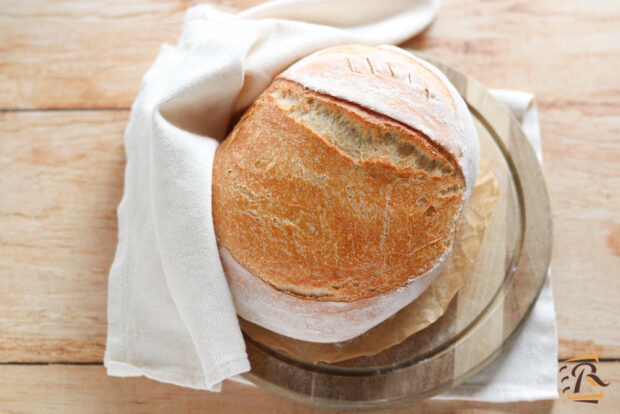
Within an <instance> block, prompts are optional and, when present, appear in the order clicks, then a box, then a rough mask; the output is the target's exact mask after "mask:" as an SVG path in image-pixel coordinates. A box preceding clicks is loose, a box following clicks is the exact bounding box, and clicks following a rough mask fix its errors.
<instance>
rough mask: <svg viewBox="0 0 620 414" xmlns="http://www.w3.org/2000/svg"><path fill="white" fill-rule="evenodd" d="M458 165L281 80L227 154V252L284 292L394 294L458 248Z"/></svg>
mask: <svg viewBox="0 0 620 414" xmlns="http://www.w3.org/2000/svg"><path fill="white" fill-rule="evenodd" d="M464 185H465V184H464V178H463V175H462V172H461V169H460V168H459V166H458V165H457V163H456V162H455V160H454V159H453V158H452V157H451V156H450V154H449V153H448V152H446V151H445V150H444V149H443V148H442V147H440V146H439V145H438V144H436V143H434V142H433V141H432V140H430V139H429V138H428V137H426V136H424V135H423V134H422V133H420V132H419V131H416V130H413V129H412V128H409V127H407V126H406V125H403V124H401V123H399V122H397V121H394V120H392V119H390V118H388V117H386V116H383V115H380V114H376V113H373V112H371V111H369V110H366V109H364V108H361V107H359V106H357V105H355V104H352V103H349V102H346V101H344V100H342V99H336V98H333V97H330V96H329V95H326V94H320V93H317V92H314V91H311V90H309V89H306V88H303V87H302V86H300V85H298V84H296V83H294V82H291V81H287V80H284V79H277V80H276V81H275V82H274V83H273V84H272V85H271V86H270V87H269V88H268V89H267V90H266V91H265V92H264V93H263V94H262V95H261V96H260V97H259V98H258V99H257V100H256V101H255V103H254V104H253V105H252V106H251V107H250V108H249V109H248V111H247V112H246V114H245V115H244V116H243V117H242V119H241V120H240V121H239V123H238V124H237V126H236V127H235V129H234V130H233V132H232V133H231V134H230V136H229V137H228V138H227V139H226V140H225V141H224V143H223V144H222V145H221V146H220V147H219V148H218V150H217V153H216V157H215V161H214V166H213V219H214V225H215V231H216V235H217V238H218V244H219V245H220V246H221V247H224V248H226V249H227V250H228V251H229V252H230V253H231V254H232V255H233V257H234V258H235V260H236V261H237V262H239V263H240V264H241V265H242V266H243V267H245V268H246V269H247V270H248V271H249V272H250V273H252V274H253V275H255V276H257V277H259V278H260V279H262V280H263V281H265V282H266V283H268V284H270V285H271V286H273V287H274V288H276V289H278V290H281V291H284V292H287V293H290V294H293V295H297V296H300V297H304V298H311V299H314V300H321V301H353V300H358V299H362V298H368V297H371V296H375V295H379V294H384V293H388V292H391V291H393V290H395V289H397V288H399V287H402V286H404V285H405V284H406V283H407V282H408V281H409V280H410V279H411V278H413V277H416V276H419V275H422V274H424V273H425V272H427V271H428V270H429V269H430V268H431V267H433V266H434V265H435V264H436V263H437V261H438V260H439V258H440V257H441V255H442V254H443V253H444V252H446V251H447V250H448V249H449V248H450V246H451V243H452V240H453V238H454V237H453V233H454V228H455V222H456V220H457V219H458V216H459V214H460V209H461V206H462V198H463V195H464Z"/></svg>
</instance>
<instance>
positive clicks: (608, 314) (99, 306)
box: [0, 0, 620, 413]
mask: <svg viewBox="0 0 620 414" xmlns="http://www.w3.org/2000/svg"><path fill="white" fill-rule="evenodd" d="M257 2H258V1H256V0H244V1H242V0H238V1H228V2H224V1H221V3H227V4H228V5H231V6H239V7H247V6H249V5H251V4H253V3H257ZM193 3H194V2H193V1H181V0H178V1H177V0H141V1H135V2H125V1H120V0H117V1H115V0H107V1H101V2H91V1H69V0H67V1H21V0H0V412H2V413H4V412H10V413H13V412H19V413H21V412H62V413H67V412H76V413H82V412H149V413H151V412H186V411H201V412H209V413H224V412H226V413H227V412H276V411H277V412H315V411H316V412H318V410H313V409H311V408H302V407H299V406H296V405H295V404H293V403H291V402H288V401H285V400H282V399H280V398H278V397H275V396H273V395H270V394H268V393H267V392H265V391H262V390H260V389H256V388H251V387H247V386H244V385H240V384H236V383H231V382H227V383H226V384H225V386H224V391H223V392H222V393H221V394H212V393H208V392H198V391H193V390H187V389H182V388H178V387H174V386H170V385H165V384H160V383H157V382H155V381H150V380H147V379H141V378H131V379H120V378H109V377H106V375H105V370H104V368H103V367H102V366H101V361H102V359H103V352H104V346H105V336H106V299H107V272H108V269H109V266H110V264H111V262H112V258H113V254H114V249H115V244H116V206H117V204H118V202H119V200H120V198H121V194H122V191H123V168H124V163H125V158H124V150H123V142H122V135H123V129H124V127H125V125H126V122H127V118H128V115H129V107H130V105H131V102H132V100H133V98H134V97H135V95H136V93H137V90H138V86H139V81H140V77H141V76H142V74H143V73H144V72H145V70H146V69H147V68H148V67H149V65H150V64H151V63H152V61H153V59H154V57H155V56H156V54H157V52H158V50H159V45H160V44H161V43H164V42H167V43H174V42H175V41H176V39H177V37H178V35H179V32H180V28H181V23H182V17H183V13H184V10H185V9H186V8H187V7H189V6H190V5H192V4H193ZM405 45H406V46H409V47H414V48H418V49H422V50H424V52H425V53H427V54H429V55H432V56H435V57H436V58H438V59H440V60H443V61H445V62H446V63H449V64H452V65H453V66H455V67H456V68H457V69H459V70H462V71H463V72H465V73H468V74H469V75H472V76H473V77H474V78H477V79H478V80H479V81H481V82H482V83H483V84H485V85H486V86H488V87H493V88H512V89H521V90H527V91H531V92H534V93H536V95H537V99H538V105H539V109H540V122H541V128H542V134H543V148H544V156H545V165H544V172H545V175H546V179H547V184H548V187H549V192H550V194H551V201H552V209H553V219H554V237H555V240H554V251H553V260H552V267H553V290H554V294H555V301H556V311H557V320H558V333H559V338H560V339H559V353H560V355H559V356H560V358H561V359H564V358H570V357H574V356H579V355H583V354H593V353H597V354H598V355H599V357H600V358H602V359H603V360H602V362H601V363H600V364H599V370H598V373H600V375H601V377H602V378H603V379H605V380H606V381H611V383H612V384H611V386H610V387H608V388H605V390H604V391H605V397H604V398H603V400H601V402H600V404H599V405H598V406H591V405H588V404H577V403H574V402H570V401H567V400H565V399H560V400H558V401H554V402H553V401H544V402H537V403H519V404H482V403H462V402H437V401H427V402H423V403H421V404H419V405H417V406H415V407H414V408H417V409H419V410H421V411H428V412H443V411H461V410H465V411H468V412H469V411H480V412H494V411H508V412H518V411H528V412H530V411H531V412H548V411H554V412H567V411H576V412H577V411H583V410H586V409H590V410H593V411H594V410H598V411H600V412H605V411H607V412H612V411H613V410H614V408H615V409H617V407H618V406H620V359H619V358H620V328H619V323H618V321H619V319H620V318H619V316H620V312H619V310H618V306H619V305H620V301H619V299H618V298H619V293H620V270H619V269H620V258H619V256H620V214H619V213H620V208H619V207H618V206H619V205H620V168H619V165H620V89H619V88H620V75H619V73H620V2H618V1H611V0H610V1H604V0H601V1H584V0H582V1H579V0H571V1H566V0H552V1H535V0H531V1H514V0H497V1H476V2H473V1H469V0H451V1H448V0H446V1H444V4H443V6H442V9H441V11H440V13H439V16H438V18H437V20H436V21H435V23H434V24H433V25H432V27H431V28H430V29H428V30H427V31H426V32H425V33H423V34H422V35H420V36H419V37H417V38H415V39H413V40H412V41H409V42H407V43H406V44H405ZM410 410H411V409H409V410H394V412H397V411H398V412H401V411H402V412H408V411H410Z"/></svg>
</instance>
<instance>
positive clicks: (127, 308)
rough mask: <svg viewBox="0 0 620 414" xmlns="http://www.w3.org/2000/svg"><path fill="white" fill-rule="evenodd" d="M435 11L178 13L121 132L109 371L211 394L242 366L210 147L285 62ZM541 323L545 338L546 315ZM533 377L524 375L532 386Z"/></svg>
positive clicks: (393, 36) (360, 5)
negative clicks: (220, 244) (216, 221)
mask: <svg viewBox="0 0 620 414" xmlns="http://www.w3.org/2000/svg"><path fill="white" fill-rule="evenodd" d="M437 9H438V0H397V1H391V2H385V1H378V0H366V1H361V2H360V1H353V0H276V1H272V2H270V3H267V4H263V5H261V6H257V7H254V8H252V9H249V10H246V11H245V12H242V13H239V14H231V13H227V12H223V11H221V10H218V9H217V8H215V7H213V6H211V5H201V6H197V7H194V8H192V9H190V10H188V12H187V15H186V20H185V24H184V27H183V33H182V35H181V39H180V41H179V43H178V45H177V46H176V47H171V46H168V45H164V46H162V49H161V51H160V54H159V56H158V57H157V59H156V61H155V63H154V64H153V66H152V67H151V68H150V69H149V70H148V71H147V73H146V74H145V76H144V78H143V80H142V84H141V87H140V92H139V94H138V97H137V98H136V101H135V102H134V104H133V106H132V111H131V116H130V120H129V123H128V125H127V129H126V131H125V149H126V155H127V165H126V171H125V189H124V195H123V199H122V200H121V203H120V205H119V207H118V220H119V232H118V246H117V249H116V256H115V258H114V262H113V264H112V267H111V269H110V275H109V287H108V290H109V296H108V339H107V344H106V352H105V358H104V363H105V366H106V367H107V371H108V374H109V375H114V376H141V375H143V376H146V377H149V378H153V379H156V380H159V381H162V382H168V383H173V384H176V385H180V386H185V387H191V388H196V389H205V390H211V391H219V390H220V389H221V382H222V381H223V380H224V379H227V378H233V377H234V376H236V375H237V374H240V373H243V372H246V371H248V370H249V369H250V366H249V362H248V360H247V355H246V353H245V345H244V342H243V338H242V335H241V332H240V329H239V326H238V323H237V319H236V314H235V310H234V306H233V303H232V299H231V295H230V292H229V289H228V285H227V283H226V278H225V275H224V273H223V270H222V266H221V263H220V259H219V254H218V250H217V246H216V241H215V235H214V231H213V223H212V218H211V168H212V162H213V156H214V153H215V149H216V148H217V146H218V144H219V140H221V139H223V138H224V134H225V131H226V128H227V126H228V123H229V121H230V119H231V118H232V117H233V116H234V115H235V114H237V113H239V111H241V110H242V109H243V108H245V107H247V106H248V105H249V104H250V103H251V102H252V101H253V100H254V98H255V97H256V96H257V95H258V94H259V93H260V92H261V91H262V90H263V89H264V88H265V87H266V86H267V85H268V84H269V82H270V81H271V79H272V78H273V77H274V76H275V75H276V74H278V73H279V72H281V71H282V70H283V69H285V68H286V67H287V66H288V65H290V64H291V63H292V62H294V61H296V60H297V59H299V58H301V57H303V56H305V55H307V54H309V53H311V52H314V51H316V50H319V49H322V48H325V47H329V46H333V45H337V44H346V43H368V44H381V43H387V44H390V43H393V44H398V43H399V42H402V41H404V40H406V39H408V38H410V37H411V36H413V35H415V34H416V33H418V32H419V31H421V30H422V29H424V28H425V27H426V26H427V25H428V24H429V23H430V22H431V21H432V19H433V18H434V16H435V14H436V12H437ZM328 25H329V26H328ZM536 125H537V123H536ZM549 300H550V302H548V303H547V307H549V306H550V307H551V310H553V301H552V299H549ZM539 302H541V301H539ZM549 318H550V319H549ZM530 320H535V318H533V317H531V318H530ZM550 320H551V325H552V326H553V328H554V327H555V319H554V316H553V313H551V314H549V313H548V312H547V313H546V319H545V321H546V322H549V321H550ZM528 322H530V321H528ZM536 326H539V325H536ZM547 328H548V326H547ZM548 335H549V334H548V331H547V333H546V335H542V336H548ZM556 342H557V341H556ZM541 352H542V351H541ZM546 352H547V354H545V356H548V353H549V352H550V350H547V351H546ZM556 355H557V351H556V352H555V353H554V354H553V355H552V356H551V358H552V359H553V360H554V362H555V361H556ZM537 357H542V354H540V353H537V354H532V353H529V352H528V354H527V358H537ZM519 363H522V361H519ZM536 366H539V365H536ZM500 369H501V367H500ZM537 371H538V370H536V369H534V370H533V371H528V372H527V376H528V380H529V381H530V383H531V381H532V378H536V372H537ZM552 371H553V373H554V374H555V366H554V368H553V370H552ZM513 376H514V373H513ZM481 381H482V382H484V381H485V380H484V378H483V379H482V380H481ZM489 381H490V380H487V381H486V382H489ZM553 381H555V375H554V379H553ZM490 382H491V383H493V381H490ZM552 388H553V389H554V390H555V382H554V383H553V387H552ZM537 389H539V387H537ZM532 391H533V389H532ZM494 395H496V394H494ZM526 397H527V396H524V395H521V396H519V395H517V396H513V398H515V399H527V398H526ZM550 397H552V396H550V395H548V394H545V395H541V396H539V397H537V398H550ZM481 398H484V395H483V396H482V397H481Z"/></svg>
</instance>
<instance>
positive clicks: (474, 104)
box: [244, 56, 551, 409]
mask: <svg viewBox="0 0 620 414" xmlns="http://www.w3.org/2000/svg"><path fill="white" fill-rule="evenodd" d="M424 58H425V59H426V60H428V61H430V62H432V63H433V64H435V65H436V66H437V67H438V68H439V69H441V70H442V71H443V72H444V73H445V74H446V76H447V77H448V78H449V79H450V81H451V82H452V83H453V84H454V86H455V87H456V88H457V90H458V91H459V92H460V94H461V95H462V96H463V98H464V99H465V101H466V102H467V104H468V106H469V109H470V111H471V113H472V115H473V116H474V120H475V123H476V127H477V129H478V134H479V138H480V146H481V158H482V159H485V160H486V161H487V162H489V163H490V165H491V169H492V170H493V173H494V174H495V177H496V179H497V180H498V184H499V187H500V194H499V199H498V202H497V204H496V206H495V208H494V211H493V215H492V217H491V219H490V221H489V224H488V227H487V229H486V232H485V236H484V240H483V243H482V246H481V248H480V251H479V253H478V256H477V258H476V262H475V263H474V265H473V266H472V269H471V271H470V272H469V274H468V276H467V278H466V280H465V283H464V285H463V287H462V288H461V289H460V290H459V292H458V294H457V295H456V296H455V298H454V299H453V300H452V302H451V304H450V306H449V307H448V309H447V311H446V312H445V314H444V315H443V316H442V317H441V318H440V319H439V320H437V321H436V322H435V323H433V324H431V325H430V326H429V327H427V328H426V329H424V330H422V331H420V332H418V333H416V334H414V335H412V336H410V337H409V338H408V339H407V340H405V341H404V342H402V343H400V344H398V345H396V346H393V347H392V348H389V349H387V350H385V351H383V352H381V353H379V354H377V355H374V356H371V357H359V358H355V359H351V360H347V361H343V362H339V363H333V364H328V363H321V362H317V363H315V362H312V361H309V360H308V361H307V360H304V359H303V358H299V357H292V356H291V355H288V354H286V353H284V352H283V351H279V350H276V349H274V348H271V347H269V346H267V345H266V344H263V343H260V342H256V341H254V340H252V339H251V338H250V337H249V336H248V335H244V336H245V340H246V345H247V352H248V356H249V358H250V363H251V366H252V370H251V372H249V373H247V374H245V375H244V376H245V378H246V379H248V380H249V381H251V382H253V383H254V384H256V385H258V386H260V387H262V388H265V389H267V390H269V391H271V392H274V393H275V394H278V395H280V396H283V397H286V398H289V399H291V400H293V401H296V402H298V403H302V404H307V405H314V406H319V407H325V408H339V409H343V408H344V409H352V408H380V407H389V406H397V405H405V404H409V403H412V402H414V401H417V400H421V399H424V398H428V397H431V396H433V395H436V394H439V393H441V392H444V391H446V390H448V389H450V388H452V387H455V386H457V385H459V384H460V383H462V382H463V381H465V380H467V379H468V378H470V377H471V376H472V375H474V374H475V373H476V372H478V371H479V370H481V369H482V368H484V367H485V366H486V365H487V364H489V363H490V362H491V360H493V358H495V357H496V356H497V355H499V353H500V352H501V351H502V349H503V348H504V347H505V345H506V343H507V342H508V341H510V339H511V338H512V337H513V336H514V335H515V333H516V331H517V330H518V328H519V327H520V326H521V324H522V322H523V320H524V319H525V318H526V317H527V315H528V314H529V312H530V310H531V308H532V306H533V304H534V302H535V301H536V298H537V297H538V294H539V293H540V290H541V288H542V285H543V283H544V280H545V275H546V273H547V268H548V265H549V260H550V255H551V213H550V209H549V200H548V195H547V190H546V187H545V183H544V180H543V176H542V171H541V168H540V164H539V163H538V161H537V158H536V155H535V153H534V150H533V149H532V147H531V146H530V144H529V142H528V141H527V139H526V137H525V135H524V133H523V130H522V129H521V127H520V125H519V123H518V122H517V120H516V119H514V118H513V116H512V115H511V114H510V112H509V111H508V109H507V108H506V107H505V106H504V105H503V104H501V103H500V102H498V101H497V100H496V99H495V98H494V97H493V96H492V95H491V94H490V93H489V91H488V90H486V89H485V88H484V87H483V86H481V85H480V84H479V83H477V82H476V81H474V80H473V79H471V78H470V77H468V76H467V75H464V74H462V73H460V72H458V71H456V70H454V69H452V68H450V67H448V66H446V65H444V64H442V63H440V62H437V61H436V60H435V59H432V58H429V57H427V56H424Z"/></svg>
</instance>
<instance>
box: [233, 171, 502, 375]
mask: <svg viewBox="0 0 620 414" xmlns="http://www.w3.org/2000/svg"><path fill="white" fill-rule="evenodd" d="M498 196H499V186H498V183H497V180H496V178H495V176H494V174H493V172H492V171H491V168H490V165H489V164H488V163H487V162H486V161H485V160H481V162H480V171H479V173H478V178H477V180H476V184H475V185H474V189H473V191H472V195H471V198H470V200H469V202H468V203H467V205H466V206H465V209H464V210H463V215H462V217H461V220H460V224H459V229H458V231H457V235H456V239H455V241H454V247H453V251H452V254H451V256H450V258H449V259H448V261H447V262H446V265H445V267H444V268H443V270H442V272H441V274H440V275H439V276H438V277H437V279H436V280H435V281H434V282H433V284H432V285H431V286H430V287H429V288H428V289H427V290H426V291H425V292H424V293H423V294H422V295H421V296H420V297H419V298H418V299H416V300H415V301H413V302H412V303H411V304H409V305H408V306H406V307H405V308H403V309H401V310H400V311H399V312H397V313H396V314H395V315H394V316H392V317H391V318H389V319H387V320H385V321H384V322H382V323H380V324H379V325H377V326H375V327H374V328H372V329H370V330H369V331H367V332H365V333H364V334H362V335H360V336H358V337H355V338H353V339H350V340H348V341H344V342H336V343H330V344H325V343H314V342H306V341H300V340H296V339H292V338H289V337H286V336H283V335H279V334H277V333H275V332H272V331H270V330H267V329H265V328H262V327H260V326H258V325H254V324H253V323H251V322H248V321H246V320H243V319H241V318H240V319H239V322H240V324H241V329H242V330H243V331H244V332H245V333H246V334H247V335H249V336H250V338H252V339H253V340H255V341H257V342H260V343H263V344H265V345H267V346H270V347H272V348H275V349H278V350H280V351H284V352H286V353H288V354H290V355H292V356H293V357H296V358H300V359H303V360H305V361H315V362H316V361H323V362H328V363H334V362H339V361H344V360H347V359H352V358H356V357H360V356H370V355H375V354H378V353H379V352H381V351H383V350H385V349H387V348H390V347H392V346H394V345H397V344H399V343H401V342H402V341H404V340H405V339H407V338H408V337H409V336H411V335H413V334H414V333H416V332H418V331H420V330H422V329H424V328H426V327H427V326H429V325H430V324H432V323H433V322H435V321H436V320H437V319H439V317H440V316H441V315H443V314H444V312H445V311H446V309H447V308H448V305H449V304H450V301H451V300H452V298H453V297H454V296H455V295H456V293H457V291H458V290H459V288H460V287H461V286H462V285H463V282H464V281H465V277H466V275H467V273H468V272H469V269H470V268H471V265H472V264H473V263H474V260H475V259H476V256H477V254H478V250H479V249H480V245H481V243H482V239H483V237H484V231H485V229H486V226H487V224H488V221H489V218H490V217H491V213H492V212H493V207H494V206H495V203H496V202H497V199H498Z"/></svg>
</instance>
